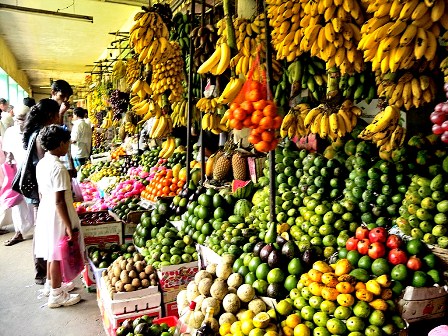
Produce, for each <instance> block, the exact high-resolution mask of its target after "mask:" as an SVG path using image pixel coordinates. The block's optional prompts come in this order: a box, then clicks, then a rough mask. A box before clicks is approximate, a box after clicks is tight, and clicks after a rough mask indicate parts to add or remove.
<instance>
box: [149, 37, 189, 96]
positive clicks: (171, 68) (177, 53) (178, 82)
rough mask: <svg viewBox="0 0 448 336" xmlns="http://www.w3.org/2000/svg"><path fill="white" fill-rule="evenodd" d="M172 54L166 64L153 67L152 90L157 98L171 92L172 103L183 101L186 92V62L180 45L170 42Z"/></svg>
mask: <svg viewBox="0 0 448 336" xmlns="http://www.w3.org/2000/svg"><path fill="white" fill-rule="evenodd" d="M169 44H170V45H171V53H170V54H169V55H168V56H167V57H168V58H167V59H166V61H165V62H163V63H158V64H154V65H153V71H152V77H151V84H150V88H151V90H152V93H153V94H154V95H155V96H156V97H157V96H161V95H162V94H163V93H165V92H166V91H168V90H169V91H171V94H170V96H169V98H168V99H169V101H170V102H171V103H173V102H176V101H179V100H181V98H182V94H183V92H184V87H183V86H182V81H183V80H184V73H183V71H182V69H183V67H184V61H183V59H182V50H181V48H180V46H179V43H178V42H176V41H170V42H169Z"/></svg>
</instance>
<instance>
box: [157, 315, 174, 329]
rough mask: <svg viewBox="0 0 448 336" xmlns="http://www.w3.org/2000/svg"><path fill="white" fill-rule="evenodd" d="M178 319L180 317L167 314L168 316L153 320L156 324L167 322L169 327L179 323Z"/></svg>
mask: <svg viewBox="0 0 448 336" xmlns="http://www.w3.org/2000/svg"><path fill="white" fill-rule="evenodd" d="M177 321H178V318H177V317H176V316H167V317H162V318H159V319H156V320H154V321H152V322H153V323H155V324H162V323H166V324H167V325H168V327H175V326H176V325H177Z"/></svg>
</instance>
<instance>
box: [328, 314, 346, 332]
mask: <svg viewBox="0 0 448 336" xmlns="http://www.w3.org/2000/svg"><path fill="white" fill-rule="evenodd" d="M327 329H328V331H329V332H330V333H331V334H332V335H342V334H344V333H345V332H346V331H347V327H346V326H345V323H344V322H343V321H341V320H339V319H337V318H332V319H329V320H328V321H327Z"/></svg>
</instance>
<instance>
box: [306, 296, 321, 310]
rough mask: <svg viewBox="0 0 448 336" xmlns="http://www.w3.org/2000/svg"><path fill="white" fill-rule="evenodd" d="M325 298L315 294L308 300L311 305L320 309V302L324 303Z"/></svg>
mask: <svg viewBox="0 0 448 336" xmlns="http://www.w3.org/2000/svg"><path fill="white" fill-rule="evenodd" d="M323 300H324V299H322V297H321V296H317V295H313V296H312V297H310V299H309V300H308V302H309V304H310V306H311V307H313V308H314V309H318V308H320V304H321V303H322V301H323Z"/></svg>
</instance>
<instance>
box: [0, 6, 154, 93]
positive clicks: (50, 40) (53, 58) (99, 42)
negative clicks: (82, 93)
mask: <svg viewBox="0 0 448 336" xmlns="http://www.w3.org/2000/svg"><path fill="white" fill-rule="evenodd" d="M112 1H113V2H112ZM115 2H116V3H115ZM1 3H2V4H7V5H15V6H21V7H31V8H37V9H43V10H49V11H59V12H63V13H70V14H79V15H88V16H93V23H90V22H87V21H79V20H72V19H68V18H60V17H55V16H49V15H39V14H31V13H25V12H16V11H14V12H13V11H6V10H2V9H0V35H1V36H2V37H3V38H4V39H5V41H6V44H7V45H8V47H9V49H10V50H11V52H12V53H13V54H14V56H15V58H16V59H17V63H18V67H19V70H23V71H24V72H25V73H26V75H27V76H28V79H29V82H30V85H31V88H32V90H33V92H34V93H37V94H39V93H47V92H48V88H45V87H48V86H49V85H50V79H54V80H56V79H65V80H66V81H68V82H69V83H70V84H71V85H74V86H79V85H82V83H83V81H84V77H85V76H86V72H88V71H91V70H92V68H93V67H92V65H94V64H95V63H94V62H95V61H98V60H100V59H104V58H105V57H109V56H110V53H112V54H113V55H116V53H118V51H115V50H107V48H108V47H109V46H110V44H111V42H112V41H114V39H115V36H114V35H112V34H110V33H113V32H117V31H121V32H124V31H128V29H129V27H130V26H131V25H132V22H133V16H134V14H135V13H136V12H137V11H139V10H140V6H141V5H142V4H146V5H147V4H148V1H143V0H135V1H132V0H2V1H1ZM119 3H120V4H119ZM124 3H126V4H124ZM66 7H67V8H66ZM41 87H44V88H41Z"/></svg>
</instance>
